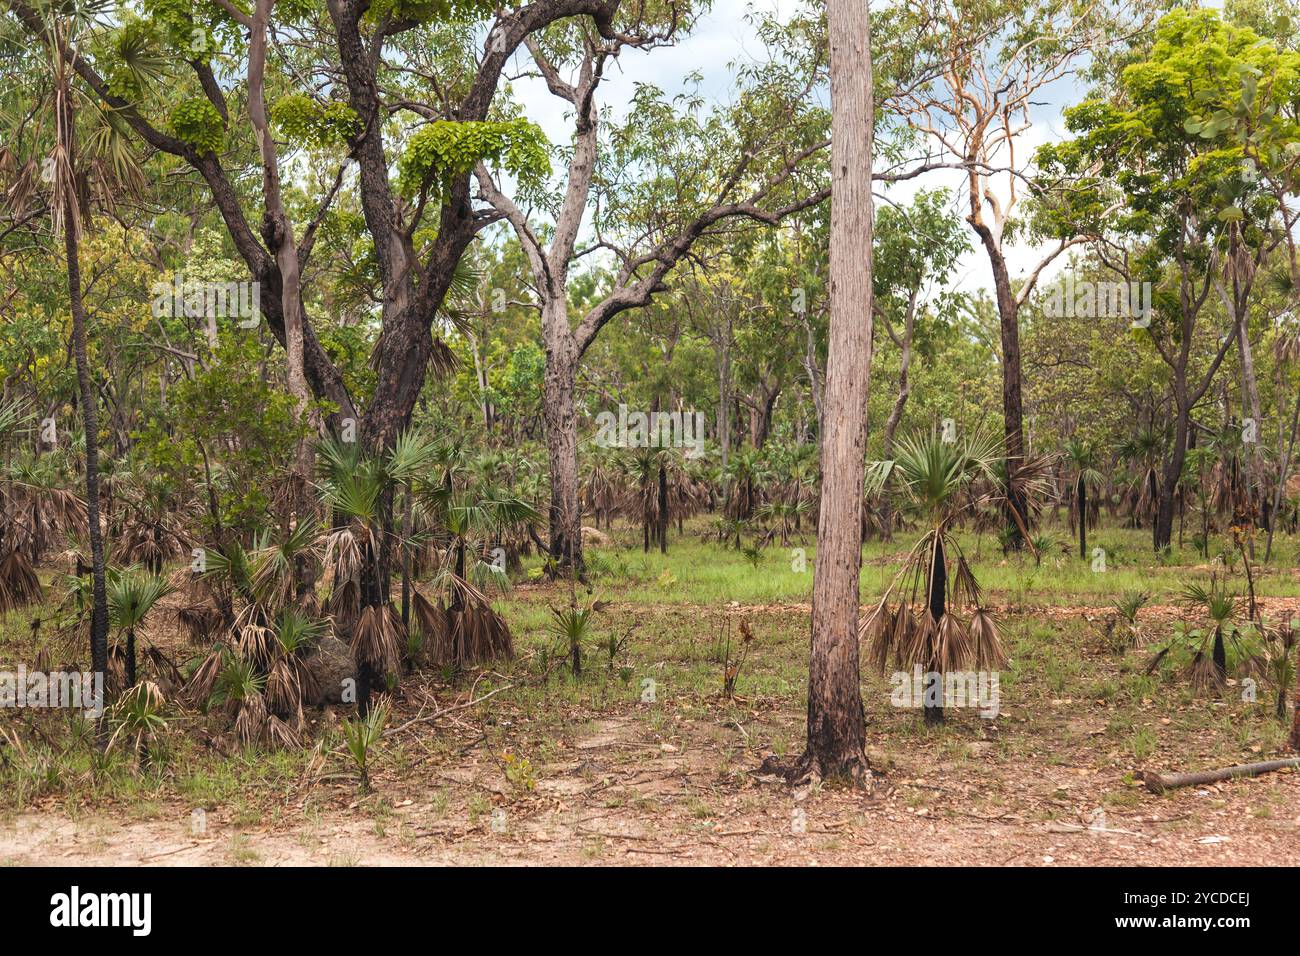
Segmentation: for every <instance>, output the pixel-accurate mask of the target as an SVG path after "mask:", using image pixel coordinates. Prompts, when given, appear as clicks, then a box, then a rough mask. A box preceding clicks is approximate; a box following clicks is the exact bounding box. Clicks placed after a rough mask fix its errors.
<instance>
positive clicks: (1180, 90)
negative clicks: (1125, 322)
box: [1039, 10, 1296, 551]
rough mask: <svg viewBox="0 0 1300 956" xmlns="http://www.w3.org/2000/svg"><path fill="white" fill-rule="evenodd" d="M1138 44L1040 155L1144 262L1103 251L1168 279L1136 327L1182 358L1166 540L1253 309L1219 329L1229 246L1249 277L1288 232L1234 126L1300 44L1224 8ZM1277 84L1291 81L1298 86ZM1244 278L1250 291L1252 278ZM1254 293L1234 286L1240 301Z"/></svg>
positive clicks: (1175, 365)
mask: <svg viewBox="0 0 1300 956" xmlns="http://www.w3.org/2000/svg"><path fill="white" fill-rule="evenodd" d="M1134 53H1135V58H1136V59H1135V62H1132V63H1130V64H1129V65H1127V66H1126V67H1124V69H1123V70H1122V72H1121V73H1120V75H1119V77H1118V83H1117V84H1116V87H1115V90H1114V96H1113V98H1112V99H1111V100H1106V99H1102V98H1093V99H1089V100H1087V101H1085V102H1084V103H1082V104H1080V105H1078V106H1076V107H1073V108H1071V109H1069V110H1067V111H1066V122H1067V126H1068V127H1069V128H1070V130H1071V131H1072V132H1074V133H1075V134H1076V138H1075V139H1073V140H1071V141H1069V142H1066V143H1062V144H1059V145H1051V146H1046V147H1043V148H1042V149H1041V150H1040V151H1039V161H1040V162H1041V163H1042V164H1043V165H1044V167H1045V168H1046V169H1048V170H1049V172H1050V173H1051V174H1052V175H1063V176H1064V177H1066V178H1069V179H1070V180H1071V184H1070V186H1068V187H1067V188H1066V191H1065V192H1066V195H1067V198H1066V200H1065V202H1064V204H1063V206H1062V207H1060V208H1058V210H1057V211H1056V214H1058V215H1059V214H1060V212H1061V208H1063V209H1065V210H1067V211H1068V214H1069V215H1071V216H1072V217H1074V218H1075V219H1076V221H1083V222H1085V223H1087V222H1089V221H1091V224H1092V226H1093V227H1095V228H1096V229H1097V230H1098V231H1097V233H1094V235H1102V234H1104V236H1105V239H1106V240H1107V244H1108V245H1109V246H1110V247H1112V248H1116V247H1118V248H1132V249H1133V251H1134V255H1133V257H1132V258H1133V266H1132V270H1131V271H1129V269H1128V267H1127V266H1126V265H1125V264H1124V263H1122V262H1119V261H1117V260H1116V258H1115V257H1114V256H1112V255H1108V254H1107V253H1106V252H1104V251H1103V252H1102V253H1101V257H1102V260H1103V262H1106V263H1107V264H1108V265H1111V266H1112V268H1114V269H1115V270H1116V271H1117V272H1120V274H1121V275H1122V277H1123V278H1124V279H1125V280H1126V281H1128V280H1138V281H1142V282H1146V283H1150V284H1151V286H1152V287H1153V288H1154V293H1153V294H1152V296H1151V302H1152V308H1151V309H1150V310H1149V313H1148V314H1145V315H1137V316H1136V317H1135V318H1136V321H1135V322H1134V334H1136V335H1137V336H1138V337H1139V339H1140V340H1141V341H1145V342H1147V343H1149V344H1150V345H1151V346H1152V347H1153V348H1154V349H1155V350H1156V351H1157V352H1158V354H1159V356H1160V358H1161V360H1162V361H1163V362H1164V364H1165V365H1166V366H1167V367H1168V369H1169V375H1170V386H1171V391H1172V398H1173V402H1174V422H1173V425H1174V434H1173V440H1172V444H1171V445H1170V446H1169V447H1168V450H1167V453H1166V454H1165V456H1164V461H1163V466H1162V469H1161V470H1162V474H1161V482H1160V487H1159V489H1158V505H1157V508H1156V515H1155V522H1154V527H1153V531H1152V544H1153V546H1154V548H1155V549H1156V550H1157V551H1161V550H1164V549H1166V548H1168V547H1169V545H1170V542H1171V537H1172V530H1173V518H1174V503H1175V492H1176V489H1177V487H1178V482H1179V479H1180V477H1181V476H1182V474H1183V461H1184V459H1185V457H1186V454H1187V449H1188V444H1189V435H1190V431H1191V428H1192V410H1193V409H1194V408H1195V407H1196V405H1197V404H1198V403H1199V402H1200V401H1201V400H1202V399H1203V398H1204V396H1205V394H1206V392H1207V391H1208V390H1209V388H1210V385H1211V383H1212V382H1213V381H1214V378H1215V375H1216V373H1217V372H1218V370H1219V367H1220V365H1221V364H1222V363H1223V360H1224V357H1225V355H1226V354H1227V352H1228V349H1229V348H1230V347H1231V346H1232V345H1233V344H1234V343H1240V341H1241V340H1242V339H1241V337H1239V336H1238V335H1237V332H1238V329H1239V328H1240V327H1241V321H1242V320H1241V319H1240V317H1239V316H1237V315H1230V316H1229V317H1228V318H1229V327H1228V329H1227V331H1226V332H1225V333H1224V334H1221V335H1218V336H1217V343H1216V336H1215V332H1214V331H1213V330H1212V329H1209V328H1207V321H1205V320H1206V319H1208V320H1209V322H1213V321H1214V318H1215V317H1214V315H1213V310H1212V309H1210V308H1207V303H1208V301H1209V300H1210V296H1211V293H1212V292H1213V291H1214V288H1215V284H1216V281H1217V280H1218V276H1219V274H1220V270H1221V269H1223V268H1224V265H1223V263H1224V258H1225V256H1235V257H1236V260H1237V261H1236V262H1235V264H1233V265H1231V266H1229V267H1228V270H1229V274H1230V275H1238V276H1239V277H1240V275H1241V273H1242V271H1243V270H1246V271H1249V268H1250V265H1249V261H1247V260H1250V259H1252V257H1257V256H1259V255H1260V254H1261V252H1260V251H1259V250H1261V248H1262V246H1263V245H1265V244H1276V242H1278V241H1280V239H1277V238H1270V237H1269V236H1268V235H1267V234H1266V233H1265V232H1264V231H1263V230H1262V229H1261V227H1260V223H1261V222H1262V221H1265V220H1268V219H1271V217H1272V215H1273V202H1274V200H1273V198H1272V197H1271V196H1270V194H1269V191H1268V190H1267V189H1265V188H1263V187H1262V186H1261V185H1260V183H1259V180H1258V178H1257V177H1256V176H1255V175H1253V173H1252V169H1253V161H1251V160H1250V158H1249V157H1248V156H1247V155H1246V154H1245V151H1244V150H1243V148H1242V146H1241V144H1240V143H1239V142H1237V141H1236V140H1235V139H1234V138H1233V137H1229V136H1225V133H1226V132H1227V131H1228V130H1229V129H1230V128H1231V127H1233V126H1234V123H1235V120H1234V117H1235V116H1236V115H1237V112H1238V110H1239V109H1241V108H1243V103H1245V102H1251V101H1253V98H1254V96H1256V95H1258V94H1259V92H1262V91H1258V92H1253V93H1244V92H1243V91H1244V90H1250V89H1256V90H1258V87H1257V85H1256V81H1255V80H1254V79H1253V78H1254V77H1255V76H1256V75H1257V74H1260V73H1265V74H1267V73H1271V72H1273V71H1283V72H1289V73H1294V72H1295V69H1296V67H1295V59H1296V55H1295V54H1289V53H1283V52H1280V51H1278V50H1277V48H1276V47H1274V46H1272V45H1271V44H1269V43H1268V42H1266V41H1263V40H1262V39H1261V38H1260V37H1259V36H1258V35H1256V34H1255V33H1254V32H1253V31H1251V30H1248V29H1243V28H1238V27H1235V26H1233V25H1232V24H1230V23H1227V22H1225V21H1224V20H1223V19H1222V18H1221V17H1220V15H1219V14H1218V13H1217V12H1216V11H1212V10H1195V11H1186V10H1175V11H1173V12H1171V13H1169V14H1168V15H1167V16H1165V17H1164V18H1163V19H1162V20H1161V21H1160V23H1159V25H1158V26H1157V29H1156V31H1155V36H1154V40H1153V42H1152V44H1151V46H1150V48H1149V49H1144V48H1141V47H1139V48H1137V49H1135V50H1134ZM1277 92H1279V93H1283V94H1284V95H1285V91H1284V89H1283V90H1278V91H1277ZM1293 135H1294V134H1293ZM1113 196H1118V197H1119V199H1120V201H1121V202H1122V203H1123V208H1122V209H1121V210H1120V213H1119V215H1116V216H1113V217H1111V216H1106V215H1098V212H1099V210H1101V209H1102V208H1103V207H1105V206H1106V205H1107V204H1108V202H1109V201H1110V198H1111V197H1113ZM1243 257H1244V259H1243ZM1257 261H1258V260H1257V259H1256V262H1257ZM1234 288H1235V289H1236V291H1237V292H1238V293H1241V292H1245V293H1246V295H1247V296H1248V294H1249V290H1248V287H1245V286H1242V285H1241V284H1240V283H1238V284H1237V285H1236V286H1234ZM1244 301H1245V300H1244V299H1243V300H1240V302H1239V303H1238V304H1237V305H1233V304H1232V302H1231V300H1230V301H1229V304H1230V305H1231V306H1232V307H1231V309H1230V311H1235V310H1236V309H1237V308H1238V307H1239V305H1242V304H1243V303H1244ZM1242 307H1244V306H1242Z"/></svg>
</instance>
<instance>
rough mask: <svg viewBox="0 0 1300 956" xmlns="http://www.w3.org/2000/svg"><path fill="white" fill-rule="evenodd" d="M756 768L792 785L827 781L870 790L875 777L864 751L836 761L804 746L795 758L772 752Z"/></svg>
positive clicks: (827, 782)
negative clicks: (778, 755) (820, 755)
mask: <svg viewBox="0 0 1300 956" xmlns="http://www.w3.org/2000/svg"><path fill="white" fill-rule="evenodd" d="M757 772H758V773H760V774H765V775H770V776H776V777H780V778H782V779H783V780H784V781H785V782H786V783H787V784H789V785H790V786H792V787H799V786H804V785H806V784H810V783H826V784H831V785H838V786H843V787H848V788H851V789H855V790H865V791H868V792H870V791H871V789H872V785H873V780H874V778H873V776H872V773H871V763H870V761H868V760H867V755H866V754H865V753H863V754H860V755H855V756H851V757H844V758H838V759H836V760H834V761H831V760H827V759H823V758H822V757H819V756H818V755H817V754H815V753H813V752H812V751H811V750H805V751H804V752H803V754H802V755H800V756H799V757H797V758H795V759H793V760H790V759H788V758H782V757H777V756H775V755H773V756H771V757H768V758H766V759H765V760H764V761H763V763H762V764H761V765H760V766H759V768H758V771H757Z"/></svg>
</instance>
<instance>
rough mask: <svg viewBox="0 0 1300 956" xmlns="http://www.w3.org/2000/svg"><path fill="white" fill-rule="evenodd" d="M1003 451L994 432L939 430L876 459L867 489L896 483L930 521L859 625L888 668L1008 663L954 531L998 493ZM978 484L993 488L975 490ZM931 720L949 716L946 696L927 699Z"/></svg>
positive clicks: (875, 657)
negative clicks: (951, 434) (957, 435)
mask: <svg viewBox="0 0 1300 956" xmlns="http://www.w3.org/2000/svg"><path fill="white" fill-rule="evenodd" d="M1000 457H1001V455H1000V449H999V446H998V443H997V442H996V441H995V440H993V439H991V438H986V437H984V436H983V435H981V434H979V433H976V434H975V435H973V436H970V437H968V438H965V439H964V440H960V441H944V440H943V438H942V437H941V436H940V433H939V432H938V431H937V430H936V431H932V432H931V433H929V434H928V435H926V434H921V435H914V436H909V437H907V438H904V439H902V440H900V441H899V443H898V454H897V456H896V457H895V458H894V459H893V460H892V461H882V462H875V463H873V464H872V465H871V467H870V470H869V472H868V476H867V484H868V490H869V491H870V492H875V491H877V490H880V489H883V488H885V487H886V486H887V485H889V484H890V483H891V482H892V483H895V484H896V485H897V486H900V487H901V489H902V490H903V491H905V492H906V493H907V495H908V496H909V498H910V499H911V501H912V502H913V504H914V505H915V506H916V507H917V508H918V510H919V511H920V512H921V514H922V516H923V518H924V519H925V521H926V524H927V525H928V529H927V530H926V531H925V533H924V534H922V536H921V538H920V540H919V541H917V542H916V544H915V545H913V547H912V550H911V552H910V553H909V554H908V556H907V559H906V561H905V563H904V565H903V567H902V569H900V571H899V572H898V574H897V575H895V577H894V580H893V581H892V582H891V583H890V585H889V587H888V588H886V589H885V593H884V594H883V595H882V596H881V598H880V603H879V604H878V605H877V606H876V608H875V610H874V611H872V613H871V614H870V615H868V616H867V618H866V620H865V621H863V623H862V626H861V636H862V637H864V638H865V642H866V644H867V646H868V648H869V653H870V655H871V659H872V661H873V662H874V664H875V666H876V667H877V668H879V669H880V670H881V672H882V673H883V672H884V669H885V666H886V664H887V663H888V661H889V659H890V658H891V657H892V658H893V659H894V660H895V662H896V663H897V664H898V665H899V666H902V667H906V668H909V669H910V668H911V667H912V666H913V665H918V664H919V665H920V666H921V667H922V668H924V669H925V671H926V672H927V673H938V674H943V673H945V672H947V671H949V670H953V669H959V668H961V667H964V666H965V665H966V664H968V663H972V662H973V663H974V664H975V665H976V666H977V667H979V668H980V669H981V670H984V669H990V670H991V669H993V668H995V667H998V666H1000V665H1001V664H1002V663H1004V661H1005V656H1004V654H1003V651H1002V645H1001V642H1000V641H999V638H998V632H997V627H996V625H995V624H994V622H993V616H992V614H990V613H989V611H988V610H987V608H985V607H984V603H983V598H982V595H981V592H980V588H979V584H978V583H977V582H976V580H975V575H974V574H973V573H972V572H971V569H970V567H969V565H967V563H966V558H965V556H964V555H963V554H962V552H961V547H960V545H959V544H958V543H957V538H956V536H955V534H954V533H953V531H952V528H953V524H954V522H955V521H956V520H957V519H958V517H959V516H960V515H961V514H962V512H963V511H964V510H966V509H970V508H978V507H980V506H981V505H982V504H985V503H987V502H989V501H992V500H995V499H996V498H997V497H999V496H1000V492H999V491H998V490H997V489H998V488H999V487H1000V486H999V484H998V482H997V479H996V477H995V468H996V466H997V462H998V461H999V459H1000ZM977 485H983V486H984V487H986V488H989V489H993V490H989V491H986V492H984V493H983V494H975V493H974V489H975V487H976V486H977ZM895 592H897V593H898V597H897V600H896V604H895V607H894V608H893V609H891V608H890V601H891V598H894V595H895ZM925 719H926V722H927V723H937V722H939V721H942V720H943V703H942V701H938V702H935V701H933V700H930V699H927V700H926V702H925Z"/></svg>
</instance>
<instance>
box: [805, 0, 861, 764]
mask: <svg viewBox="0 0 1300 956" xmlns="http://www.w3.org/2000/svg"><path fill="white" fill-rule="evenodd" d="M827 17H828V25H829V31H830V69H831V190H832V192H831V197H832V198H831V229H830V335H829V346H828V350H827V351H828V354H827V362H826V422H825V425H826V431H825V434H824V435H823V436H822V448H821V463H822V503H821V513H820V515H819V518H818V527H817V564H816V569H815V571H814V573H813V604H812V649H811V655H810V659H809V664H808V744H807V749H806V750H805V752H804V755H803V758H802V760H801V761H800V764H799V766H798V767H796V773H802V774H811V773H819V774H820V775H821V776H823V777H828V778H829V777H834V778H840V779H846V780H849V781H853V782H866V781H869V780H870V770H869V768H868V764H867V755H866V720H865V718H864V716H863V711H862V693H861V688H860V677H859V672H858V576H859V573H860V571H861V565H862V480H863V474H864V464H865V458H864V454H865V445H866V413H867V388H868V380H869V376H870V374H871V239H872V199H871V140H872V108H873V97H872V85H871V20H870V10H869V6H868V3H867V2H866V0H828V3H827Z"/></svg>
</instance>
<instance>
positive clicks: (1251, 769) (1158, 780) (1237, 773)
mask: <svg viewBox="0 0 1300 956" xmlns="http://www.w3.org/2000/svg"><path fill="white" fill-rule="evenodd" d="M1287 767H1296V768H1300V757H1291V758H1289V759H1287V760H1265V761H1264V762H1263V763H1243V764H1238V765H1237V766H1235V767H1224V768H1223V769H1222V770H1202V771H1200V772H1199V773H1168V774H1165V773H1153V772H1151V771H1150V770H1146V771H1143V773H1142V782H1143V783H1144V784H1146V788H1147V789H1148V790H1150V791H1151V792H1152V793H1164V792H1165V791H1166V790H1176V789H1177V788H1178V787H1194V786H1196V785H1197V784H1198V783H1217V782H1218V781H1220V780H1229V779H1231V778H1232V777H1258V776H1259V775H1260V774H1261V773H1272V772H1273V771H1274V770H1285V769H1286V768H1287Z"/></svg>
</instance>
